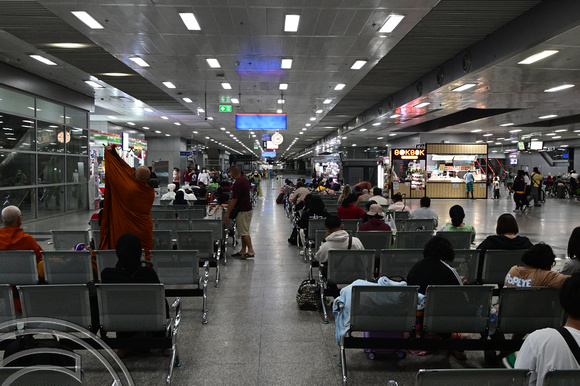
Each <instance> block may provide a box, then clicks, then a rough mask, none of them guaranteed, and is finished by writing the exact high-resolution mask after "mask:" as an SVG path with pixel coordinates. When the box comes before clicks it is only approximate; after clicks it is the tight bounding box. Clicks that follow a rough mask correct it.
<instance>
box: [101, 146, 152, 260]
mask: <svg viewBox="0 0 580 386" xmlns="http://www.w3.org/2000/svg"><path fill="white" fill-rule="evenodd" d="M150 179H151V172H150V171H149V169H148V168H147V167H146V166H139V167H138V168H137V169H135V170H133V168H132V167H130V166H129V165H128V164H127V163H126V162H125V161H124V160H123V159H122V158H121V157H120V156H119V155H118V154H117V151H116V150H115V149H114V146H111V145H109V146H106V147H105V200H104V202H103V215H102V219H101V243H100V245H99V249H115V248H116V245H117V240H118V239H119V237H121V236H122V235H124V234H125V233H132V234H134V235H136V236H137V237H139V239H140V240H141V246H142V247H143V249H144V250H145V257H146V258H147V259H149V251H151V250H152V249H153V220H152V219H151V207H152V206H153V200H155V191H154V190H153V188H152V187H150V186H149V185H148V184H147V183H148V182H149V180H150Z"/></svg>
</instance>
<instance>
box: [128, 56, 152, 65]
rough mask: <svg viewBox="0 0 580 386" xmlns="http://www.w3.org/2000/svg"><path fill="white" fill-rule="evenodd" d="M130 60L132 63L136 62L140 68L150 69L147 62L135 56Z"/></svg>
mask: <svg viewBox="0 0 580 386" xmlns="http://www.w3.org/2000/svg"><path fill="white" fill-rule="evenodd" d="M129 60H131V61H132V62H134V63H135V64H137V65H138V66H140V67H149V63H147V62H146V61H144V60H143V59H141V58H140V57H138V56H134V57H132V58H129Z"/></svg>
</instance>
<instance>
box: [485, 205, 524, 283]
mask: <svg viewBox="0 0 580 386" xmlns="http://www.w3.org/2000/svg"><path fill="white" fill-rule="evenodd" d="M518 232H519V228H518V222H517V221H516V219H515V217H514V216H512V215H511V214H509V213H504V214H502V215H501V216H499V217H498V218H497V225H496V227H495V233H496V234H495V235H491V236H487V238H486V239H485V240H483V241H482V243H481V244H479V245H478V246H477V249H479V250H481V252H480V253H479V267H478V272H481V271H482V270H483V260H484V258H485V251H487V250H488V249H529V248H531V246H532V242H531V241H530V239H528V238H527V237H525V236H518Z"/></svg>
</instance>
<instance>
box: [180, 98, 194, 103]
mask: <svg viewBox="0 0 580 386" xmlns="http://www.w3.org/2000/svg"><path fill="white" fill-rule="evenodd" d="M182 99H183V101H184V102H185V103H193V101H192V100H191V99H190V98H182Z"/></svg>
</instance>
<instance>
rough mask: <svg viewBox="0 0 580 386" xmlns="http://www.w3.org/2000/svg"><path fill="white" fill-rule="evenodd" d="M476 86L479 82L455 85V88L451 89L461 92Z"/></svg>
mask: <svg viewBox="0 0 580 386" xmlns="http://www.w3.org/2000/svg"><path fill="white" fill-rule="evenodd" d="M475 86H477V83H465V84H464V85H462V86H459V87H455V88H453V89H451V91H455V92H461V91H465V90H469V89H470V88H472V87H475Z"/></svg>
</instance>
